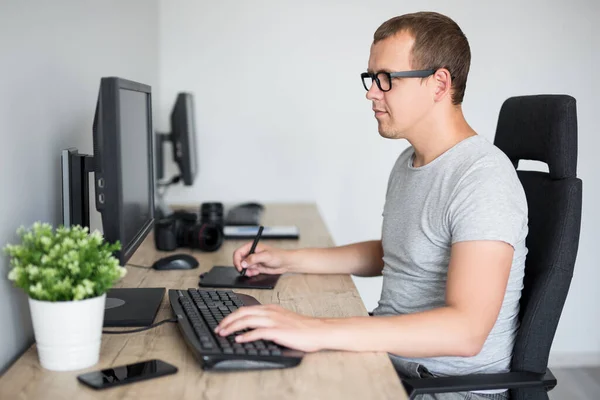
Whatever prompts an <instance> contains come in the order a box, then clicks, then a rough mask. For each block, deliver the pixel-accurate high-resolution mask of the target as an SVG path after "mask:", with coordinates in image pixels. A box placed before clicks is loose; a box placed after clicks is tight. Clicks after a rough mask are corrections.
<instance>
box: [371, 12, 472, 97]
mask: <svg viewBox="0 0 600 400" xmlns="http://www.w3.org/2000/svg"><path fill="white" fill-rule="evenodd" d="M401 32H408V33H409V34H410V35H411V36H413V38H414V40H415V43H414V45H413V48H412V50H411V58H410V65H411V68H414V69H434V68H446V69H448V71H450V74H451V76H452V104H455V105H457V104H461V103H462V101H463V98H464V96H465V88H466V87H467V75H468V74H469V66H470V64H471V50H470V48H469V42H468V41H467V37H466V36H465V35H464V33H463V32H462V30H461V29H460V27H459V26H458V24H457V23H456V22H454V21H453V20H452V19H450V18H449V17H447V16H445V15H442V14H439V13H436V12H425V11H423V12H418V13H413V14H405V15H400V16H398V17H394V18H392V19H389V20H387V21H385V22H384V23H383V24H381V26H380V27H379V28H377V30H376V31H375V35H373V43H377V42H379V41H380V40H384V39H386V38H388V37H390V36H394V35H396V34H398V33H401Z"/></svg>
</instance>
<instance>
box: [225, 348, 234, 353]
mask: <svg viewBox="0 0 600 400" xmlns="http://www.w3.org/2000/svg"><path fill="white" fill-rule="evenodd" d="M223 353H225V354H233V349H232V348H229V349H223Z"/></svg>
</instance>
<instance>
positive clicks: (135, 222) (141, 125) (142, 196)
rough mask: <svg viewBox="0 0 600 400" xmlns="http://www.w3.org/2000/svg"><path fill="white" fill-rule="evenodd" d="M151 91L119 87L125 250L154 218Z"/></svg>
mask: <svg viewBox="0 0 600 400" xmlns="http://www.w3.org/2000/svg"><path fill="white" fill-rule="evenodd" d="M148 101H149V94H148V93H144V92H139V91H134V90H128V89H124V88H119V101H118V103H119V116H120V118H119V125H120V126H119V131H120V132H121V134H120V144H121V146H120V147H121V148H120V150H121V151H120V153H121V155H120V158H121V190H122V199H123V210H122V211H123V213H122V218H123V238H122V241H123V242H122V245H123V250H124V251H127V249H128V247H129V246H130V245H131V244H132V242H134V240H135V239H136V236H138V235H139V233H140V232H141V231H142V228H143V227H144V225H145V224H147V222H148V219H149V218H151V207H152V199H151V195H152V190H151V188H150V176H149V174H150V169H151V168H152V163H151V161H152V160H149V158H148V154H149V152H148V146H149V143H148V129H149V126H148V125H149V118H148V110H149V105H148Z"/></svg>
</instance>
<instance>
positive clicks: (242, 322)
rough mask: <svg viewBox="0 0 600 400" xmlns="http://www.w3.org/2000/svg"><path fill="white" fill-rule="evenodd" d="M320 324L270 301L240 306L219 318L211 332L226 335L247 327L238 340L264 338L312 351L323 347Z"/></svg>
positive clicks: (320, 322)
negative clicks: (217, 323)
mask: <svg viewBox="0 0 600 400" xmlns="http://www.w3.org/2000/svg"><path fill="white" fill-rule="evenodd" d="M324 325H325V324H324V322H323V320H321V319H319V318H313V317H307V316H303V315H299V314H296V313H294V312H292V311H288V310H286V309H284V308H282V307H281V306H278V305H274V304H271V305H264V306H252V307H242V308H240V309H239V310H237V311H235V312H234V313H232V314H230V315H229V316H227V317H226V318H225V319H223V321H221V323H220V324H219V326H217V328H216V329H215V332H216V333H218V334H219V335H221V336H227V335H230V334H232V333H234V332H237V331H241V330H244V329H247V328H250V329H253V330H251V331H249V332H246V333H243V334H240V335H239V336H238V337H237V338H236V341H237V342H238V343H245V342H252V341H255V340H259V339H264V340H270V341H273V342H275V343H277V344H279V345H282V346H286V347H289V348H292V349H296V350H301V351H305V352H313V351H318V350H321V349H323V346H322V344H321V341H322V338H323V335H324V334H325V333H326V332H325V326H324Z"/></svg>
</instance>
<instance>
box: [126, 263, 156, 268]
mask: <svg viewBox="0 0 600 400" xmlns="http://www.w3.org/2000/svg"><path fill="white" fill-rule="evenodd" d="M125 266H126V267H136V268H143V269H152V267H148V266H146V265H137V264H131V263H127V264H125Z"/></svg>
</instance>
